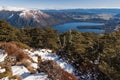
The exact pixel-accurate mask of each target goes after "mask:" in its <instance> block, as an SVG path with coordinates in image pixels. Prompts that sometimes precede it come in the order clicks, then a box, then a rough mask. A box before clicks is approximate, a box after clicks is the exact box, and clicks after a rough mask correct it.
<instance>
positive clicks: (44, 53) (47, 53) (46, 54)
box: [25, 49, 75, 74]
mask: <svg viewBox="0 0 120 80" xmlns="http://www.w3.org/2000/svg"><path fill="white" fill-rule="evenodd" d="M25 51H26V52H28V53H30V55H31V56H30V57H31V58H32V59H33V60H35V61H36V58H35V56H34V55H39V56H41V58H42V60H43V61H44V60H54V61H55V62H56V63H57V64H58V65H59V66H60V67H61V68H62V69H64V70H65V71H67V72H69V73H72V74H74V71H75V69H74V68H73V66H72V65H70V64H68V63H66V62H64V61H63V60H61V59H59V56H57V55H56V54H55V53H51V52H52V51H51V50H46V49H41V50H36V51H34V52H31V51H28V50H25Z"/></svg>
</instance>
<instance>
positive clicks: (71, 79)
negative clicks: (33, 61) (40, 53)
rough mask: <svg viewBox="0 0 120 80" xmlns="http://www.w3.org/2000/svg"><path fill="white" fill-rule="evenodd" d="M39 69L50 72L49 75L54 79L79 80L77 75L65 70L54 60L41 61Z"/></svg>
mask: <svg viewBox="0 0 120 80" xmlns="http://www.w3.org/2000/svg"><path fill="white" fill-rule="evenodd" d="M38 71H39V72H44V73H46V74H48V77H49V78H51V79H52V80H78V79H77V78H76V76H74V75H72V74H70V73H68V72H66V71H64V70H63V69H61V67H60V66H59V65H58V64H57V63H56V62H54V61H52V60H47V61H43V62H41V63H40V64H39V69H38Z"/></svg>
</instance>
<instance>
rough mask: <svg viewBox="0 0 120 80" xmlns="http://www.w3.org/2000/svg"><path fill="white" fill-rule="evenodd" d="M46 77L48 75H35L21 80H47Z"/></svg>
mask: <svg viewBox="0 0 120 80" xmlns="http://www.w3.org/2000/svg"><path fill="white" fill-rule="evenodd" d="M47 77H48V75H46V74H45V73H36V74H32V75H30V76H28V77H26V78H24V79H23V80H49V79H48V78H47Z"/></svg>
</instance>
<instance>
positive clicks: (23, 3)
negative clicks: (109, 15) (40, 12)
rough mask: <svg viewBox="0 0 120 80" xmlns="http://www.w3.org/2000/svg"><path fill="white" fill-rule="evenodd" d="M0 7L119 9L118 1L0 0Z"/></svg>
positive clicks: (119, 3)
mask: <svg viewBox="0 0 120 80" xmlns="http://www.w3.org/2000/svg"><path fill="white" fill-rule="evenodd" d="M0 6H11V7H19V8H29V9H31V8H37V9H71V8H72V9H74V8H120V0H0Z"/></svg>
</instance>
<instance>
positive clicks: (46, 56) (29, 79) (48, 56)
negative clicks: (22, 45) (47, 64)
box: [0, 49, 75, 80]
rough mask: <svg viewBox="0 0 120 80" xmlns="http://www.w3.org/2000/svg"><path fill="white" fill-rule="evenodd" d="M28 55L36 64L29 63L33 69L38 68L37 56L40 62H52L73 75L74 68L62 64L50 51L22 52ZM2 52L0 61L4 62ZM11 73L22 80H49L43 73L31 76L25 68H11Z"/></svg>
mask: <svg viewBox="0 0 120 80" xmlns="http://www.w3.org/2000/svg"><path fill="white" fill-rule="evenodd" d="M23 51H25V52H27V53H28V55H29V57H31V58H32V59H33V60H34V61H35V62H36V63H31V66H32V67H33V68H35V69H37V68H38V64H37V62H38V56H36V55H39V56H41V58H42V60H43V61H44V60H54V61H55V62H56V63H57V64H58V65H60V67H61V68H62V69H64V70H65V71H67V72H69V73H72V74H74V70H75V69H74V68H73V66H72V65H70V64H68V63H66V62H64V61H63V60H61V59H59V56H57V55H56V54H55V53H52V51H51V50H48V49H40V50H36V51H33V50H23ZM3 52H4V50H0V60H1V61H4V58H5V57H6V56H7V55H6V54H4V55H3ZM4 71H5V70H4V69H1V68H0V72H1V73H2V72H4ZM12 73H13V75H20V76H21V77H22V78H23V80H49V78H48V75H47V74H45V73H35V74H31V73H30V72H29V70H28V69H27V68H26V67H25V66H22V65H21V66H12ZM0 80H8V78H7V77H5V78H2V79H0Z"/></svg>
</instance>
